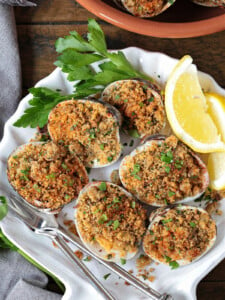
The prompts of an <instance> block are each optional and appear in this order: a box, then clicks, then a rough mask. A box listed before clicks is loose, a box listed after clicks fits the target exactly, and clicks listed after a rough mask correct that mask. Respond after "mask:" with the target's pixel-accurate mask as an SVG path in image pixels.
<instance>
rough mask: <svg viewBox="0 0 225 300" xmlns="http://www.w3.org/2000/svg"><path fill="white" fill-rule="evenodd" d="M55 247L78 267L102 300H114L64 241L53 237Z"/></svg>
mask: <svg viewBox="0 0 225 300" xmlns="http://www.w3.org/2000/svg"><path fill="white" fill-rule="evenodd" d="M53 240H54V242H55V243H56V245H57V246H58V247H59V248H60V249H61V250H62V252H63V253H64V254H65V255H66V256H67V257H68V258H69V259H70V260H71V261H73V262H74V263H75V264H76V265H78V267H79V268H80V269H81V270H82V271H83V272H84V274H85V275H86V276H87V277H88V278H89V280H90V282H91V283H92V285H94V287H95V288H96V289H97V290H98V291H99V292H100V293H101V294H102V295H103V296H104V299H109V300H116V298H114V297H113V296H112V295H111V294H110V293H109V292H108V291H107V290H106V289H105V287H104V286H103V285H102V284H101V283H100V281H98V279H97V278H96V277H95V276H94V274H93V273H92V272H90V271H89V269H88V268H87V267H86V266H85V265H84V264H83V263H82V262H81V261H80V259H79V258H78V257H77V256H76V254H74V252H73V251H72V250H71V248H70V247H69V246H68V245H67V244H66V242H65V241H64V239H63V238H62V237H60V236H59V235H56V236H54V238H53Z"/></svg>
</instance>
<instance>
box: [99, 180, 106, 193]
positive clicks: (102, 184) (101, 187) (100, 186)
mask: <svg viewBox="0 0 225 300" xmlns="http://www.w3.org/2000/svg"><path fill="white" fill-rule="evenodd" d="M98 188H99V190H100V191H102V192H104V191H106V189H107V187H106V183H105V182H101V184H100V185H99V187H98Z"/></svg>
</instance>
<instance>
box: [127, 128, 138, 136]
mask: <svg viewBox="0 0 225 300" xmlns="http://www.w3.org/2000/svg"><path fill="white" fill-rule="evenodd" d="M128 134H129V135H130V136H132V137H133V138H139V137H140V134H139V133H138V131H137V129H129V130H128Z"/></svg>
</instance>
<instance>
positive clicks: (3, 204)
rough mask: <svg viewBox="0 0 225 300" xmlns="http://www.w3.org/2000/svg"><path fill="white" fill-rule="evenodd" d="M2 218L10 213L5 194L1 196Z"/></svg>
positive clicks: (0, 213) (0, 218) (0, 209)
mask: <svg viewBox="0 0 225 300" xmlns="http://www.w3.org/2000/svg"><path fill="white" fill-rule="evenodd" d="M0 203H1V205H0V220H2V219H3V218H4V217H5V216H6V215H7V213H8V204H7V200H6V198H5V197H4V196H0Z"/></svg>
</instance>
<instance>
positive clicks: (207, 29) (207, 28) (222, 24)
mask: <svg viewBox="0 0 225 300" xmlns="http://www.w3.org/2000/svg"><path fill="white" fill-rule="evenodd" d="M76 1H77V2H78V3H79V4H80V5H81V6H83V7H84V8H86V9H87V10H88V11H90V12H91V13H93V14H94V15H96V16H98V17H99V18H101V19H103V20H105V21H107V22H108V23H111V24H113V25H115V26H117V27H120V28H122V29H126V30H128V31H130V32H134V33H138V34H142V35H146V36H151V37H159V38H191V37H199V36H204V35H209V34H212V33H216V32H220V31H223V30H225V21H224V20H225V13H224V14H223V15H221V16H216V17H212V18H210V19H207V20H201V21H194V22H185V23H182V22H180V23H169V22H158V21H151V20H149V19H140V18H137V17H134V16H132V15H129V14H127V13H125V12H122V11H120V10H119V9H116V8H114V7H111V6H110V5H108V4H107V3H104V2H102V0H88V1H87V0H76ZM90 2H91V5H90V4H89V3H90ZM109 11H110V12H111V13H109ZM124 19H126V20H127V21H126V22H124ZM171 24H173V28H171V26H170V25H171Z"/></svg>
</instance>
